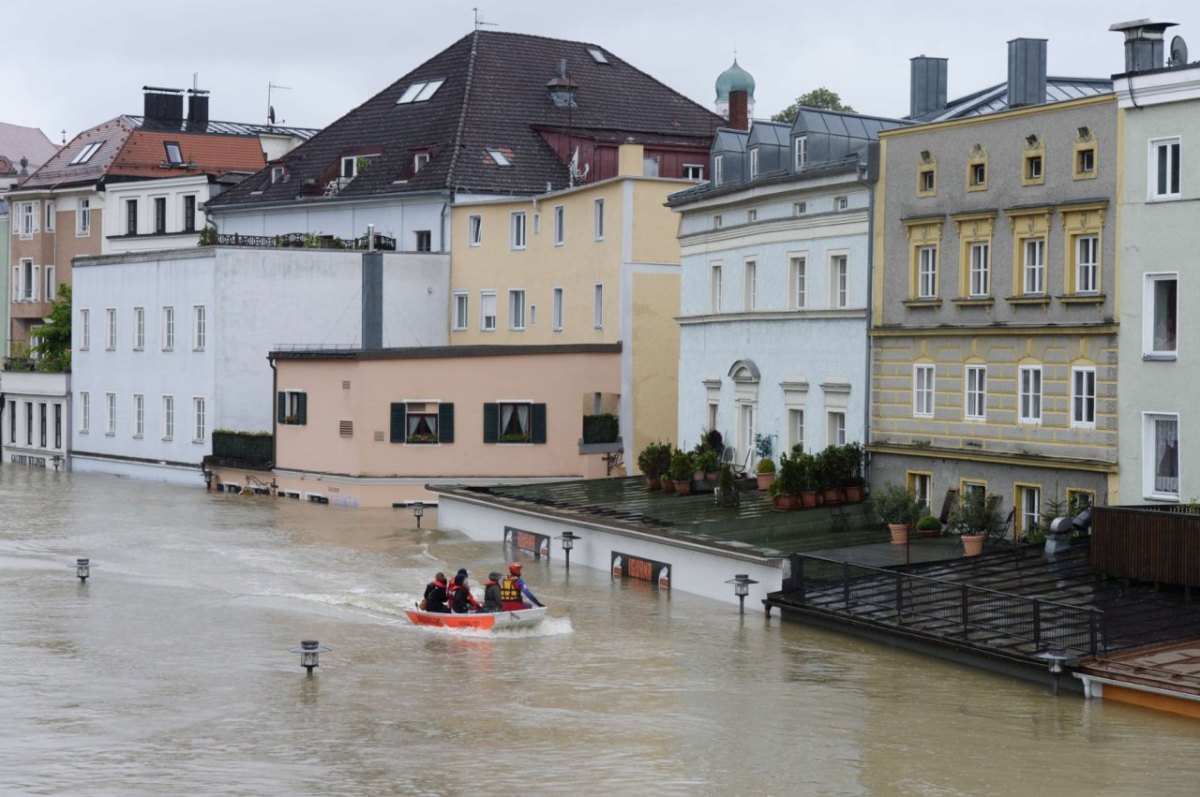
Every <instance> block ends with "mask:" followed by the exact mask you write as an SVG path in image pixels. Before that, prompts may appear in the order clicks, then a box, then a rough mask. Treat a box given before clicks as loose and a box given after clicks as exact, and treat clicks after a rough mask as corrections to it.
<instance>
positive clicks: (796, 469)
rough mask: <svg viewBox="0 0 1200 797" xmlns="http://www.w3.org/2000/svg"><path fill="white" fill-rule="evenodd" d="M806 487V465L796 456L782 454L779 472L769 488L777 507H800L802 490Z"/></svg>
mask: <svg viewBox="0 0 1200 797" xmlns="http://www.w3.org/2000/svg"><path fill="white" fill-rule="evenodd" d="M803 487H804V466H803V465H802V464H801V462H800V461H799V460H797V459H796V458H795V457H789V456H788V455H787V454H781V455H780V457H779V472H778V473H777V474H776V477H775V481H773V482H772V483H771V485H770V487H769V488H768V489H769V490H770V491H771V493H772V495H773V496H774V497H775V500H774V505H775V507H776V508H777V509H799V508H800V490H801V489H803Z"/></svg>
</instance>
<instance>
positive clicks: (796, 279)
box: [788, 255, 808, 310]
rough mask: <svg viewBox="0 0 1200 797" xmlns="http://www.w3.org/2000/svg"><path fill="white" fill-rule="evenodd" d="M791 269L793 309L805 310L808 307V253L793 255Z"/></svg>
mask: <svg viewBox="0 0 1200 797" xmlns="http://www.w3.org/2000/svg"><path fill="white" fill-rule="evenodd" d="M789 271H790V273H789V275H788V280H789V283H790V286H789V287H790V288H791V290H790V291H789V293H790V294H791V297H792V309H793V310H803V309H805V308H806V307H808V255H792V257H791V258H790V264H789Z"/></svg>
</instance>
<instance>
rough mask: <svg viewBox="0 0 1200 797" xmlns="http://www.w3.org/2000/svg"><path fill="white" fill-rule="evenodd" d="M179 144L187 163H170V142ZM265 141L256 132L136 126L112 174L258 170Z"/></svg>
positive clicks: (171, 174) (146, 175)
mask: <svg viewBox="0 0 1200 797" xmlns="http://www.w3.org/2000/svg"><path fill="white" fill-rule="evenodd" d="M168 141H171V142H174V143H176V144H178V145H179V148H180V154H181V155H182V156H183V165H181V166H179V167H174V168H172V167H171V166H170V164H168V163H167V151H166V146H165V145H166V143H167V142H168ZM264 162H265V158H264V156H263V150H262V144H261V143H260V142H259V140H258V138H257V137H255V136H214V135H202V134H196V133H158V132H150V131H146V130H135V131H133V133H132V134H131V135H130V136H129V138H128V139H126V141H125V146H124V147H122V148H121V151H120V152H119V153H117V157H116V159H115V160H114V161H113V163H112V166H111V167H110V168H109V170H108V175H109V176H110V177H143V178H155V177H179V176H184V175H189V174H197V173H202V174H211V175H214V176H220V175H223V174H227V173H228V172H256V171H258V170H259V169H261V168H262V167H263V163H264Z"/></svg>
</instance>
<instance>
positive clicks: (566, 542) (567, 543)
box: [558, 531, 583, 570]
mask: <svg viewBox="0 0 1200 797" xmlns="http://www.w3.org/2000/svg"><path fill="white" fill-rule="evenodd" d="M558 539H560V540H562V548H563V553H564V554H565V555H566V557H567V569H568V570H570V569H571V549H572V548H574V547H575V540H582V539H583V537H580V536H578V535H577V534H576V533H575V532H573V531H564V532H563V533H562V536H561V537H558Z"/></svg>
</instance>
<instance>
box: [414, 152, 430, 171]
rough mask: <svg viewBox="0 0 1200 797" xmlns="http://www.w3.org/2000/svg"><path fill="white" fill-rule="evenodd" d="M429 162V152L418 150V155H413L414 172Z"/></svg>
mask: <svg viewBox="0 0 1200 797" xmlns="http://www.w3.org/2000/svg"><path fill="white" fill-rule="evenodd" d="M427 163H429V153H428V152H418V153H417V154H416V155H413V174H416V173H417V172H419V171H421V169H423V168H425V164H427Z"/></svg>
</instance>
